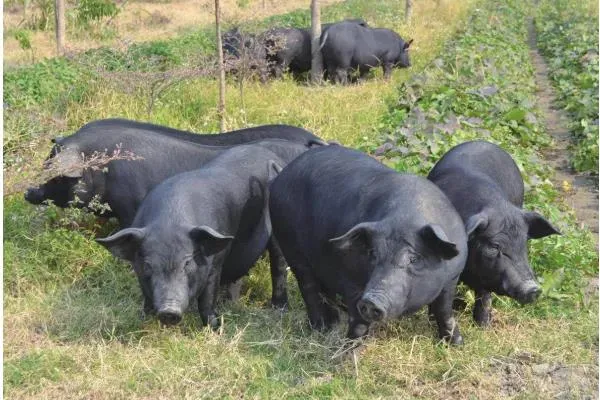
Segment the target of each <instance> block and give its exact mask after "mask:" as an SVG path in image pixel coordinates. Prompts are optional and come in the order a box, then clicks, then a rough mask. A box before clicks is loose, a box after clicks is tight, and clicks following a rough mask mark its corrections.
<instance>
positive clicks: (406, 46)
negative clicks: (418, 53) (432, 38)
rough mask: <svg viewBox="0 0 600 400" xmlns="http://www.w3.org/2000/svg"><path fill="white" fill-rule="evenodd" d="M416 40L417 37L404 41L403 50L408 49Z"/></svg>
mask: <svg viewBox="0 0 600 400" xmlns="http://www.w3.org/2000/svg"><path fill="white" fill-rule="evenodd" d="M414 40H415V39H410V40H409V41H408V42H404V47H402V50H408V48H409V47H410V45H411V44H412V42H413V41H414Z"/></svg>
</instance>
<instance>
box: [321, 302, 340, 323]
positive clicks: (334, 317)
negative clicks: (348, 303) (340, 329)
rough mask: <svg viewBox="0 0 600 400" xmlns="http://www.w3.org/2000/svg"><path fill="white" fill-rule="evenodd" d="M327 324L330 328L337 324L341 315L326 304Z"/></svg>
mask: <svg viewBox="0 0 600 400" xmlns="http://www.w3.org/2000/svg"><path fill="white" fill-rule="evenodd" d="M324 306H325V323H326V324H327V325H328V326H332V325H334V324H336V323H337V322H338V321H339V320H340V313H339V312H338V310H336V309H335V308H334V307H332V306H330V305H329V304H325V305H324Z"/></svg>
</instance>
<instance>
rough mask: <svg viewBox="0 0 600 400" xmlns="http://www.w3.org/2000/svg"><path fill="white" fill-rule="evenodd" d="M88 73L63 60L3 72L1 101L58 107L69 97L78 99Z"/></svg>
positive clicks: (46, 61) (88, 76)
mask: <svg viewBox="0 0 600 400" xmlns="http://www.w3.org/2000/svg"><path fill="white" fill-rule="evenodd" d="M90 78H91V74H90V73H89V72H88V71H86V70H85V69H83V68H81V67H80V66H78V65H77V64H74V63H72V62H70V61H69V60H67V59H66V58H53V59H50V60H44V61H41V62H39V63H36V64H32V65H29V66H26V67H21V68H17V69H13V70H10V71H5V73H4V102H5V103H7V104H9V105H10V106H17V107H26V106H31V105H36V104H37V105H39V104H42V103H45V104H51V105H54V106H55V105H58V104H59V102H60V101H62V100H64V99H68V98H72V99H74V100H77V99H78V98H80V97H81V96H83V94H84V92H85V90H86V88H87V87H88V86H89V84H90V83H91V80H90Z"/></svg>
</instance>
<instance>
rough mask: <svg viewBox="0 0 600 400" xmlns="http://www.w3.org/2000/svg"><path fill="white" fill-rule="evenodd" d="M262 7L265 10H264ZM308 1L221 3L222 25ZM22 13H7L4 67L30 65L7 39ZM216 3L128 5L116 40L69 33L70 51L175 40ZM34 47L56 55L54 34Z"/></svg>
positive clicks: (204, 19)
mask: <svg viewBox="0 0 600 400" xmlns="http://www.w3.org/2000/svg"><path fill="white" fill-rule="evenodd" d="M339 1H340V0H321V4H322V6H326V5H328V4H333V3H337V2H339ZM263 3H264V4H265V6H266V7H263ZM242 4H243V3H242ZM308 5H309V2H307V1H306V0H285V1H278V0H264V2H263V0H251V1H248V5H247V6H245V7H240V2H239V1H238V0H222V1H221V9H222V12H223V21H225V22H229V23H233V22H236V21H248V20H251V19H261V18H264V17H267V16H270V15H276V14H282V13H286V12H289V11H292V10H295V9H298V8H305V7H308ZM22 13H23V11H22V9H13V10H6V9H5V10H4V32H5V33H4V63H5V65H11V66H12V65H19V64H28V63H30V62H31V55H30V53H29V52H25V51H23V50H21V48H20V47H19V43H18V42H17V40H16V39H15V38H14V36H13V35H7V34H6V33H7V32H11V31H12V30H13V29H14V28H16V27H18V26H19V25H20V24H21V22H22V19H23V17H22ZM214 19H215V17H214V1H213V0H175V1H172V2H164V3H163V2H143V1H139V2H138V1H136V2H129V3H127V4H126V5H125V7H124V8H123V10H122V12H121V13H120V14H119V15H118V16H117V17H116V18H115V19H114V20H113V23H112V24H113V25H112V26H113V27H114V28H115V29H116V31H117V36H116V37H114V38H112V39H109V40H102V39H97V38H91V37H87V38H86V37H81V35H78V36H80V37H77V38H76V39H73V38H72V36H73V34H72V32H69V31H68V32H67V39H66V40H67V49H68V51H70V52H80V51H83V50H87V49H91V48H96V47H99V46H101V45H103V46H111V47H112V46H116V45H117V44H118V43H119V42H121V41H133V42H145V41H151V40H163V39H167V38H170V37H173V36H175V35H177V34H179V33H180V32H182V31H185V30H187V29H194V28H197V27H198V26H201V25H209V24H212V23H214ZM31 42H32V47H33V49H34V52H35V56H36V58H37V59H42V58H45V57H53V56H55V55H56V42H55V40H54V32H53V31H46V32H39V31H38V32H33V33H32V35H31Z"/></svg>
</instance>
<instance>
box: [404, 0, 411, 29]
mask: <svg viewBox="0 0 600 400" xmlns="http://www.w3.org/2000/svg"><path fill="white" fill-rule="evenodd" d="M412 11H413V4H412V0H406V9H405V12H404V22H406V23H407V24H410V20H411V19H412Z"/></svg>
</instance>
